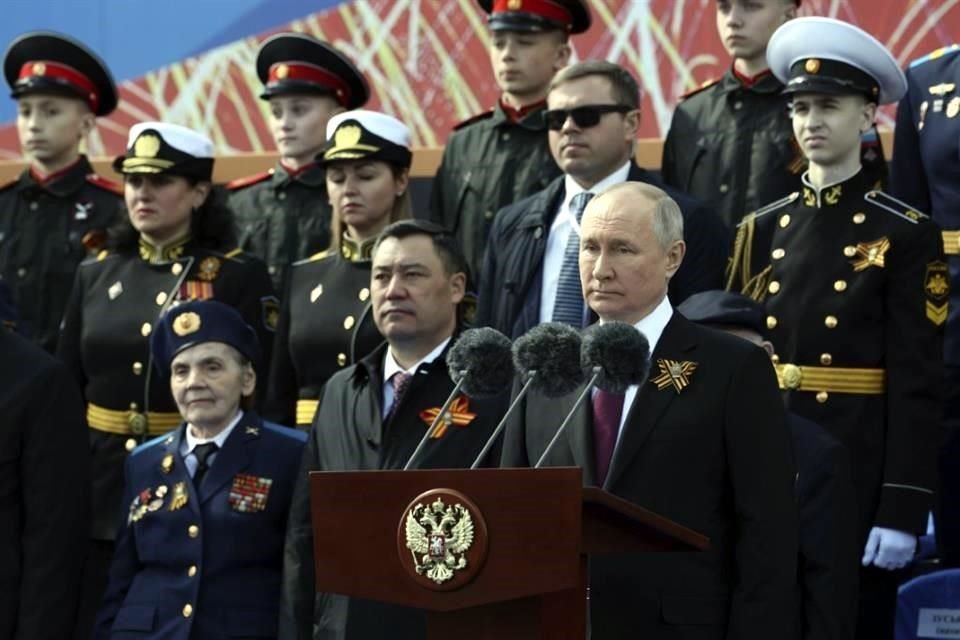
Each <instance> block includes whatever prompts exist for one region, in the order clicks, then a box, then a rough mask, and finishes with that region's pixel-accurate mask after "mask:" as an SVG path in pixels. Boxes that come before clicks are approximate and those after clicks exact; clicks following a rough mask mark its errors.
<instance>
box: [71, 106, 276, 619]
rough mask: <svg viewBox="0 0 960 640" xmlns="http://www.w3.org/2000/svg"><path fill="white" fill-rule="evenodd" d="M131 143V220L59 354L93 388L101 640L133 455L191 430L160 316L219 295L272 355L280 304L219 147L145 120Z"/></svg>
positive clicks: (84, 278) (99, 266)
mask: <svg viewBox="0 0 960 640" xmlns="http://www.w3.org/2000/svg"><path fill="white" fill-rule="evenodd" d="M127 146H128V149H127V152H126V153H125V154H124V155H123V156H120V157H119V158H117V159H116V161H115V163H114V168H115V169H116V170H117V171H119V172H120V173H122V174H123V176H124V198H125V201H126V207H127V216H125V218H124V219H123V220H121V221H119V222H118V224H117V226H116V227H115V228H113V229H112V230H111V231H110V234H109V237H108V239H107V248H106V249H105V250H103V251H102V252H100V254H99V255H98V256H97V257H96V258H94V259H90V260H88V261H86V262H84V263H83V264H82V265H81V266H80V268H79V269H78V271H77V278H76V282H75V284H74V286H73V292H72V295H71V298H70V300H69V302H68V303H67V309H66V313H65V316H64V321H63V325H62V329H61V332H60V339H59V343H58V349H57V355H58V357H60V358H61V359H62V360H63V361H64V362H65V363H66V364H67V366H68V367H69V368H70V369H71V370H72V371H73V373H74V375H75V376H76V379H77V380H78V382H79V384H80V387H81V389H82V390H83V393H84V399H85V401H86V403H87V424H88V425H89V427H90V449H91V453H92V458H91V470H90V475H91V478H92V498H93V504H92V513H91V531H90V536H91V543H90V548H89V551H88V559H87V562H86V568H85V578H84V580H85V587H84V602H83V604H82V611H83V613H82V615H81V618H80V622H79V623H78V631H77V637H78V638H87V637H89V634H90V627H91V625H92V623H93V614H94V613H95V611H96V606H97V604H98V602H99V599H100V595H101V594H102V592H103V588H104V586H105V584H106V570H107V567H108V566H109V561H110V554H111V551H112V545H113V538H114V535H115V533H116V523H117V518H118V515H119V514H118V509H119V507H120V492H121V489H122V487H123V463H124V459H125V458H126V457H127V454H128V453H129V452H130V451H132V450H133V449H134V447H136V446H137V444H139V443H141V442H143V441H144V440H145V439H147V438H148V437H149V436H158V435H163V434H165V433H167V432H169V431H171V430H172V429H174V428H175V427H176V426H177V425H178V424H179V423H180V414H179V413H177V406H176V404H175V403H174V399H173V397H171V395H170V390H169V388H168V387H167V385H166V383H165V382H164V381H163V380H161V379H160V377H159V376H157V375H154V373H153V367H152V366H151V364H150V362H151V358H150V346H149V340H150V335H151V333H152V332H153V330H154V328H155V325H156V323H157V321H158V319H159V318H160V316H161V315H162V314H163V312H164V311H165V310H166V309H167V308H169V307H170V306H172V305H173V304H174V303H176V302H185V301H187V300H203V299H216V300H219V301H221V302H224V303H226V304H229V305H232V306H234V307H236V308H237V309H238V310H239V311H240V314H241V315H242V316H243V317H244V319H245V320H246V321H247V323H248V324H250V325H251V326H254V327H256V328H257V330H258V332H259V336H260V341H261V345H262V350H263V351H264V352H268V350H269V346H270V344H271V338H272V331H271V327H272V325H273V324H275V316H276V313H277V308H278V304H277V301H276V298H275V297H274V295H273V294H274V292H273V285H272V283H271V282H270V277H269V276H268V275H267V270H266V267H265V266H264V265H263V263H262V262H260V261H259V260H257V259H255V258H252V257H250V256H247V255H244V254H243V253H242V252H241V251H240V250H239V249H237V248H236V246H237V245H236V241H235V240H234V239H233V237H232V231H231V229H232V219H231V213H230V210H229V209H227V207H226V205H225V204H224V202H225V199H224V195H223V194H222V192H220V191H218V190H216V189H214V188H213V187H212V185H211V177H212V174H213V144H212V143H211V141H210V139H209V138H207V136H205V135H202V134H200V133H198V132H196V131H193V130H191V129H188V128H186V127H181V126H178V125H174V124H168V123H164V122H143V123H140V124H137V125H135V126H134V127H132V128H131V130H130V135H129V142H128V145H127ZM255 364H256V365H257V366H259V365H260V363H255ZM258 370H259V371H261V372H262V371H263V369H258ZM261 375H262V374H261ZM84 627H85V628H84Z"/></svg>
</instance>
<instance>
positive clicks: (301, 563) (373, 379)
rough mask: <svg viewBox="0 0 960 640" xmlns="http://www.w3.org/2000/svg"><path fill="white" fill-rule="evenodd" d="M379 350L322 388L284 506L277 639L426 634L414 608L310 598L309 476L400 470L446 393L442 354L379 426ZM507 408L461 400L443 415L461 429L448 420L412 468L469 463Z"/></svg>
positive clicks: (500, 401)
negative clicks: (287, 509)
mask: <svg viewBox="0 0 960 640" xmlns="http://www.w3.org/2000/svg"><path fill="white" fill-rule="evenodd" d="M386 349H387V345H386V344H384V345H382V346H381V347H380V348H378V349H377V350H376V351H374V352H373V353H371V354H370V355H368V356H367V357H366V358H363V359H362V360H360V361H359V362H358V363H357V364H355V365H353V366H352V367H349V368H348V369H345V370H343V371H340V372H338V373H336V374H334V376H333V377H332V378H330V381H329V382H327V386H326V388H325V389H324V392H323V400H322V401H321V403H320V410H319V412H318V413H317V417H316V419H315V420H314V422H313V431H312V432H311V433H310V438H309V439H308V440H307V449H306V451H305V452H304V457H303V464H302V465H301V467H300V475H299V478H298V480H297V487H296V490H295V491H294V497H293V505H292V506H291V509H290V525H289V527H288V531H287V545H286V553H285V565H284V585H283V599H282V605H281V611H280V616H281V621H280V637H281V638H284V639H293V638H296V639H298V640H308V639H311V638H316V639H320V638H324V639H327V638H330V639H333V638H347V639H349V640H363V639H365V638H387V637H389V638H398V639H402V640H406V639H411V640H413V639H422V638H424V637H425V631H424V620H423V618H422V616H421V615H420V614H419V613H418V612H416V611H413V610H409V609H403V608H400V607H392V606H387V605H382V604H376V603H370V602H366V601H357V600H351V601H349V602H348V601H347V600H346V599H345V598H343V597H342V596H336V595H332V594H318V595H317V597H316V602H315V601H314V586H313V585H314V571H313V566H314V557H313V532H312V530H311V522H310V485H309V478H308V474H309V472H310V471H338V470H340V471H349V470H361V469H402V468H403V466H404V465H405V464H406V463H407V459H408V458H409V457H410V455H411V454H412V453H413V451H414V449H415V448H416V447H417V444H418V443H419V442H420V439H421V438H422V437H423V434H424V432H425V430H426V429H427V427H428V426H429V423H430V420H432V415H431V414H430V413H429V412H430V410H431V409H439V408H440V407H441V406H442V405H443V403H444V401H445V400H446V399H447V396H448V395H449V394H450V392H451V391H452V390H453V382H451V380H450V377H449V375H448V374H447V367H446V363H445V361H444V358H443V356H441V357H439V358H437V359H436V360H435V361H434V362H433V363H431V364H424V365H421V366H420V369H419V370H418V373H417V374H416V375H415V376H414V377H413V380H412V381H411V383H410V386H409V388H408V389H407V391H406V393H404V395H403V397H402V398H401V400H400V403H399V405H396V406H395V408H394V410H393V412H392V417H390V418H389V419H388V420H387V421H386V422H385V421H384V420H383V418H382V417H381V415H382V406H383V391H382V389H383V377H382V376H383V373H382V371H383V360H384V356H385V354H386ZM505 410H506V397H498V398H493V399H484V400H478V399H473V398H468V397H467V396H463V395H461V396H459V397H458V398H457V399H456V400H454V404H453V405H451V411H452V412H453V413H454V414H455V415H454V419H457V420H458V421H459V422H461V423H463V422H465V424H457V423H454V424H448V425H447V427H446V429H444V430H443V433H442V435H441V436H440V437H439V438H436V439H432V440H430V441H429V442H428V444H427V446H426V448H425V449H424V450H423V452H422V453H421V455H420V457H419V459H418V461H417V463H416V464H415V465H414V467H415V468H418V469H437V468H439V469H444V468H447V469H454V468H466V467H469V466H470V465H471V464H472V463H473V460H474V458H475V457H476V456H477V454H479V453H480V450H481V449H482V448H483V446H484V444H486V442H487V439H488V438H489V437H490V435H491V434H492V433H493V429H494V428H495V427H496V425H497V423H498V422H499V421H500V418H501V417H502V415H503V413H504V411H505ZM434 413H435V412H434ZM331 526H342V523H331Z"/></svg>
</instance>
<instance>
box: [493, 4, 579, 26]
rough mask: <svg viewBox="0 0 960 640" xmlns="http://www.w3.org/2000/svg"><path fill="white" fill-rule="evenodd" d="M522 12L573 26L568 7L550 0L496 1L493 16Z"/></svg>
mask: <svg viewBox="0 0 960 640" xmlns="http://www.w3.org/2000/svg"><path fill="white" fill-rule="evenodd" d="M508 11H521V12H523V13H532V14H534V15H537V16H542V17H544V18H547V19H548V20H552V21H554V22H559V23H560V24H562V25H566V26H567V27H569V26H570V25H572V24H573V15H572V14H571V13H570V11H568V10H567V8H566V7H564V6H562V5H559V4H557V3H556V2H550V0H494V2H493V9H492V10H491V11H490V13H491V15H492V14H497V13H506V12H508Z"/></svg>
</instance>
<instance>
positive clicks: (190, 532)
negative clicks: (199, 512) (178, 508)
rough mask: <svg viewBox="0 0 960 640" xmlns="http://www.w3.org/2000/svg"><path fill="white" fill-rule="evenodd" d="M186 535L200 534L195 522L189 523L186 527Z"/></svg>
mask: <svg viewBox="0 0 960 640" xmlns="http://www.w3.org/2000/svg"><path fill="white" fill-rule="evenodd" d="M187 535H188V536H190V537H191V538H196V537H197V536H198V535H200V527H198V526H197V525H195V524H192V525H190V526H189V527H187Z"/></svg>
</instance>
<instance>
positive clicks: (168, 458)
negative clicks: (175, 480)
mask: <svg viewBox="0 0 960 640" xmlns="http://www.w3.org/2000/svg"><path fill="white" fill-rule="evenodd" d="M160 470H161V471H163V472H164V473H170V472H171V471H173V454H172V453H168V454H167V455H165V456H163V460H161V461H160Z"/></svg>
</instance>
